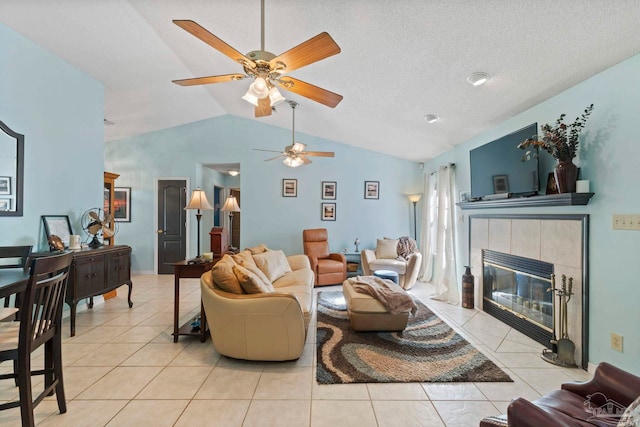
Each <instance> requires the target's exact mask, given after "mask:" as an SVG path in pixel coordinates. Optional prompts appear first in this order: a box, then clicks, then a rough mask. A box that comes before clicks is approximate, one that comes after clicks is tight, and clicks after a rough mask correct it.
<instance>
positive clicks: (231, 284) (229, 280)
mask: <svg viewBox="0 0 640 427" xmlns="http://www.w3.org/2000/svg"><path fill="white" fill-rule="evenodd" d="M234 265H236V263H235V261H234V260H233V259H232V258H231V257H230V256H229V255H224V256H223V257H222V259H221V260H220V261H218V262H217V263H216V265H214V266H213V268H212V269H211V278H212V279H213V282H214V283H215V284H216V286H218V287H219V288H220V289H222V290H223V291H225V292H231V293H232V294H243V293H244V292H243V290H242V286H240V282H239V281H238V278H237V277H236V275H235V273H234V272H233V266H234Z"/></svg>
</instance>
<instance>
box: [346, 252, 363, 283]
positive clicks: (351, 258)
mask: <svg viewBox="0 0 640 427" xmlns="http://www.w3.org/2000/svg"><path fill="white" fill-rule="evenodd" d="M343 254H344V256H345V258H347V265H349V264H358V268H357V269H356V270H355V271H349V270H347V277H354V276H360V275H362V261H361V260H360V252H359V251H358V252H343Z"/></svg>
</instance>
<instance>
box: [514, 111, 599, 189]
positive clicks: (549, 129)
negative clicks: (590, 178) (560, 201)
mask: <svg viewBox="0 0 640 427" xmlns="http://www.w3.org/2000/svg"><path fill="white" fill-rule="evenodd" d="M592 110H593V104H591V105H589V106H588V107H587V108H585V110H584V111H583V112H582V114H581V115H580V116H579V117H577V118H576V119H575V121H574V122H573V123H569V124H567V123H565V121H564V118H565V117H566V114H564V113H563V114H561V115H560V117H559V118H558V120H556V123H555V124H554V125H550V124H548V123H547V124H544V125H542V126H541V127H540V129H541V130H542V137H541V138H540V137H539V136H536V137H534V138H528V139H526V140H524V141H523V142H521V143H520V144H518V148H521V149H525V148H528V147H538V148H541V149H543V150H545V151H546V152H547V153H549V154H551V155H552V156H553V157H554V158H555V159H556V160H557V165H556V168H555V170H554V175H555V179H556V184H557V186H558V191H559V192H560V193H573V192H575V191H576V179H577V177H578V173H577V171H578V169H577V167H576V165H575V164H574V163H573V158H574V157H575V156H576V151H577V149H578V144H579V138H580V134H581V133H582V129H583V128H584V127H585V125H586V123H587V119H588V118H589V116H590V115H591V111H592Z"/></svg>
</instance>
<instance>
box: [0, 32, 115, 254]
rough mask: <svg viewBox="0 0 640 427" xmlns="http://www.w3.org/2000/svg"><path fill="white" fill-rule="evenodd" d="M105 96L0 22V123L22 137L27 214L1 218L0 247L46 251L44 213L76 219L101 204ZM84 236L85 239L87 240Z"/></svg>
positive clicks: (78, 229) (93, 82) (84, 77)
mask: <svg viewBox="0 0 640 427" xmlns="http://www.w3.org/2000/svg"><path fill="white" fill-rule="evenodd" d="M103 110H104V90H103V86H102V84H101V83H99V82H98V81H96V80H94V79H92V78H91V77H89V76H87V75H86V74H84V73H82V72H80V71H78V70H77V69H76V68H74V67H72V66H71V65H69V64H68V63H66V62H64V61H63V60H61V59H59V58H57V57H56V56H54V55H52V54H51V53H50V52H48V51H46V50H44V49H42V48H41V47H39V46H37V45H36V44H34V43H33V42H31V41H30V40H28V39H26V38H25V37H23V36H22V35H20V34H18V33H16V32H15V31H13V30H11V29H10V28H8V27H6V26H4V25H2V24H0V120H2V121H3V122H4V123H5V124H6V125H7V126H9V127H10V128H11V129H13V130H14V131H15V132H18V133H21V134H23V135H24V156H25V162H24V198H25V200H24V210H23V212H24V214H23V216H21V217H0V245H33V246H34V251H35V250H38V249H41V250H48V245H47V243H46V239H45V238H44V231H43V226H42V222H41V220H40V215H69V217H70V219H71V225H72V229H73V232H74V233H75V234H80V235H82V230H81V227H80V223H79V218H80V216H81V215H82V213H83V212H84V211H85V210H86V209H89V208H92V207H99V206H101V204H102V186H103V171H104V142H103V141H104V132H103V118H104V112H103ZM83 237H86V236H83Z"/></svg>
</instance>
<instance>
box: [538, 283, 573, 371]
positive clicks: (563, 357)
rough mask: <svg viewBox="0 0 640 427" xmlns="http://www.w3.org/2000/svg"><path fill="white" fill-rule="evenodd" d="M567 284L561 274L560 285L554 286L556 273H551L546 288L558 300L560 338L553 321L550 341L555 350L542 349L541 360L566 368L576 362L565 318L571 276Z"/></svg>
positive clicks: (571, 291)
mask: <svg viewBox="0 0 640 427" xmlns="http://www.w3.org/2000/svg"><path fill="white" fill-rule="evenodd" d="M568 282H569V283H568V284H567V276H565V275H564V274H563V275H562V286H561V287H560V288H556V275H555V274H551V287H550V288H549V289H547V292H548V291H553V292H555V293H556V294H557V295H558V301H559V302H560V308H559V317H560V319H559V322H558V324H559V325H560V333H559V336H560V338H559V339H558V338H557V335H556V326H555V325H556V323H555V321H554V325H553V338H552V339H551V343H552V344H553V346H554V347H555V348H556V351H555V352H554V351H553V350H549V349H546V348H545V349H544V350H542V354H541V355H540V357H542V359H543V360H545V361H547V362H549V363H553V364H554V365H558V366H564V367H568V368H575V367H576V363H575V359H574V352H575V349H576V346H575V344H574V343H573V341H571V340H570V339H569V332H568V320H567V304H568V303H569V300H571V295H573V278H572V277H569V278H568Z"/></svg>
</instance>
